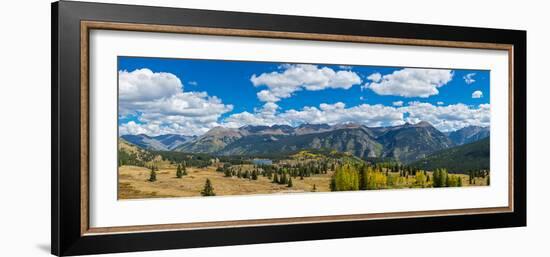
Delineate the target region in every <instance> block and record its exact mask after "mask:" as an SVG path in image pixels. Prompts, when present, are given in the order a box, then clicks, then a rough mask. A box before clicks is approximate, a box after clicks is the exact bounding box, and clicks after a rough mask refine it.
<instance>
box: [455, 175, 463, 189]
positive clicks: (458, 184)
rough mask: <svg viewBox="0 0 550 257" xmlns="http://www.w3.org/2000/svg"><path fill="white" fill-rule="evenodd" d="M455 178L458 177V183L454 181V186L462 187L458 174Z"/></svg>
mask: <svg viewBox="0 0 550 257" xmlns="http://www.w3.org/2000/svg"><path fill="white" fill-rule="evenodd" d="M457 178H458V183H456V186H457V187H462V178H461V177H460V176H458V177H457Z"/></svg>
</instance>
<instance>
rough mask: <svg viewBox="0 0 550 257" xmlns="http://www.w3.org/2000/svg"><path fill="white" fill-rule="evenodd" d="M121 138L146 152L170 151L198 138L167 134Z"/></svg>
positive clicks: (125, 136)
mask: <svg viewBox="0 0 550 257" xmlns="http://www.w3.org/2000/svg"><path fill="white" fill-rule="evenodd" d="M121 138H122V139H124V140H126V141H128V142H130V143H132V144H134V145H136V146H139V147H141V148H143V149H146V150H156V151H169V150H173V149H174V148H176V147H178V146H180V145H182V144H184V143H186V142H189V141H191V140H194V139H195V138H196V137H195V136H184V135H177V134H166V135H160V136H154V137H151V136H148V135H145V134H139V135H122V136H121Z"/></svg>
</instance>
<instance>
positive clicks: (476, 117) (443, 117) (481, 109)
mask: <svg viewBox="0 0 550 257" xmlns="http://www.w3.org/2000/svg"><path fill="white" fill-rule="evenodd" d="M403 111H404V112H406V113H408V117H407V118H406V119H405V121H407V122H409V123H417V122H419V121H427V122H429V123H431V124H432V125H433V126H434V127H436V128H437V129H439V130H441V131H454V130H457V129H461V128H463V127H467V126H470V125H475V126H483V127H486V126H489V125H490V117H491V115H490V105H489V104H480V105H479V106H478V108H471V107H469V106H467V105H465V104H461V103H460V104H453V105H447V106H434V105H432V104H429V103H419V102H413V103H411V104H410V105H409V106H407V107H403Z"/></svg>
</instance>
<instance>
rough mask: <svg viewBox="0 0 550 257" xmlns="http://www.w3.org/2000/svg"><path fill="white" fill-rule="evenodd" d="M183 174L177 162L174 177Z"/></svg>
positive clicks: (179, 176)
mask: <svg viewBox="0 0 550 257" xmlns="http://www.w3.org/2000/svg"><path fill="white" fill-rule="evenodd" d="M182 176H183V173H182V171H181V166H180V165H179V164H178V167H177V168H176V177H177V178H181V177H182Z"/></svg>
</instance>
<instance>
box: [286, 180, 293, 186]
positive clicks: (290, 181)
mask: <svg viewBox="0 0 550 257" xmlns="http://www.w3.org/2000/svg"><path fill="white" fill-rule="evenodd" d="M286 186H287V187H292V178H289V179H288V184H287V185H286Z"/></svg>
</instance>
